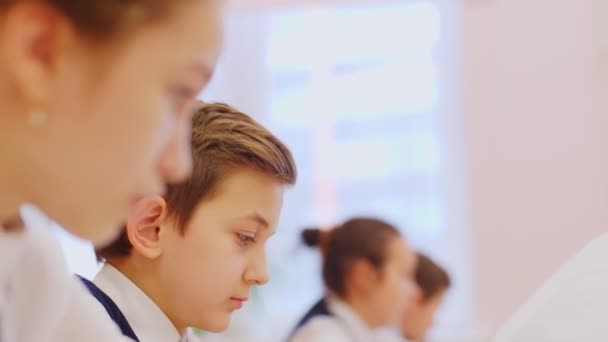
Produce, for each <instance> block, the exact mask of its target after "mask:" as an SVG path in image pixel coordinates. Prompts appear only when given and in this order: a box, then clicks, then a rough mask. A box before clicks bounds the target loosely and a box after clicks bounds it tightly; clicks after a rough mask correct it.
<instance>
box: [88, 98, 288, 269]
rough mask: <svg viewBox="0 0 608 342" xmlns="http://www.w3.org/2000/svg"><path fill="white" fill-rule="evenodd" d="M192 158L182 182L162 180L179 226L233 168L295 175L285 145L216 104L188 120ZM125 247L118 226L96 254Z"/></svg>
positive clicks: (198, 110) (127, 246)
mask: <svg viewBox="0 0 608 342" xmlns="http://www.w3.org/2000/svg"><path fill="white" fill-rule="evenodd" d="M192 157H193V170H192V176H191V177H190V178H189V179H188V180H187V181H186V182H184V183H181V184H170V185H168V187H167V194H166V195H165V196H164V198H165V200H166V201H167V210H168V211H169V216H171V217H173V218H175V219H176V221H177V224H178V227H179V228H180V229H182V230H183V229H185V227H186V226H187V225H188V222H189V220H190V218H191V217H192V214H193V212H194V210H195V208H196V206H197V205H198V204H199V203H200V202H201V201H203V200H209V199H210V198H211V197H212V196H213V195H214V194H215V193H216V191H217V188H218V186H219V185H220V184H221V182H222V181H223V180H224V179H225V178H226V177H227V176H229V175H230V173H231V171H232V170H233V169H235V168H240V167H245V168H250V169H253V170H258V171H260V172H263V173H265V174H267V175H269V176H272V177H274V178H275V179H276V180H277V181H278V182H281V183H282V184H288V185H293V184H294V183H295V181H296V178H297V170H296V165H295V162H294V160H293V157H292V155H291V152H290V151H289V149H288V148H287V147H286V146H285V145H284V144H283V143H282V142H281V141H280V140H279V139H278V138H276V137H275V136H274V135H273V134H272V133H270V131H268V130H267V129H266V128H264V127H263V126H262V125H260V124H259V123H258V122H256V121H255V120H254V119H252V118H251V117H250V116H248V115H247V114H243V113H241V112H239V111H238V110H236V109H234V108H232V107H230V106H228V105H226V104H222V103H211V104H205V103H200V104H199V105H198V106H197V108H196V112H195V114H194V117H193V125H192ZM131 248H132V246H131V243H130V242H129V238H128V236H127V234H126V230H125V229H124V228H123V233H122V235H121V236H120V237H119V238H118V239H117V240H116V241H115V242H114V243H113V244H111V245H110V246H108V247H106V248H104V249H102V250H100V251H99V253H98V257H99V256H101V257H103V258H105V257H106V256H112V255H128V254H129V253H130V252H131Z"/></svg>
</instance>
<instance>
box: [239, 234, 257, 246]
mask: <svg viewBox="0 0 608 342" xmlns="http://www.w3.org/2000/svg"><path fill="white" fill-rule="evenodd" d="M236 236H237V238H238V239H239V243H240V244H241V245H243V246H248V245H251V244H253V243H255V237H254V236H251V235H247V234H241V233H237V234H236Z"/></svg>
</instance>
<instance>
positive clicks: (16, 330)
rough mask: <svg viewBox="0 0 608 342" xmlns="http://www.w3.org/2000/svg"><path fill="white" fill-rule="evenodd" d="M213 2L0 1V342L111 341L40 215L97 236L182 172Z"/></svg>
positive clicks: (215, 38)
mask: <svg viewBox="0 0 608 342" xmlns="http://www.w3.org/2000/svg"><path fill="white" fill-rule="evenodd" d="M220 10H221V8H220V6H219V5H218V2H216V1H185V0H172V1H161V0H155V1H151V0H129V1H124V0H87V1H83V0H38V1H27V0H0V104H1V105H0V107H1V108H0V340H1V341H2V342H16V341H19V342H31V341H38V342H40V341H61V342H66V341H67V342H69V341H104V342H108V341H117V340H122V339H123V337H122V335H121V334H120V332H119V331H118V329H116V327H115V325H114V324H113V323H112V322H111V321H110V320H109V319H107V317H105V316H103V315H99V313H98V311H97V310H96V303H95V301H94V299H92V298H91V297H90V296H89V295H88V294H87V293H86V289H85V288H84V287H83V286H82V285H81V284H80V283H79V282H78V281H77V280H76V279H74V278H73V277H72V276H71V275H70V274H68V272H67V270H66V267H65V262H64V260H63V255H62V252H61V250H60V247H59V245H58V242H57V241H56V239H55V237H54V236H53V235H52V233H51V229H50V227H52V225H51V224H50V223H49V222H50V220H54V221H57V222H58V223H59V224H61V225H62V226H63V227H65V228H66V229H67V230H69V231H70V232H71V233H73V234H75V235H78V236H79V237H82V238H85V239H88V240H92V241H93V242H94V243H97V244H100V243H104V242H107V241H108V240H111V239H112V238H113V237H114V236H115V234H116V232H117V230H118V228H119V225H120V224H121V223H122V222H124V219H125V218H126V217H127V215H128V213H129V211H130V210H131V206H132V204H133V202H134V199H135V198H137V197H139V196H142V195H146V194H149V193H156V192H161V191H162V190H163V184H165V182H177V181H182V180H184V179H185V178H186V177H187V176H188V175H189V174H190V169H191V160H190V151H189V140H190V127H191V113H190V111H189V110H187V109H188V108H189V106H190V105H191V102H192V100H193V99H194V98H195V96H196V95H197V94H198V93H199V92H200V90H201V89H202V88H203V87H204V86H205V84H206V83H207V82H208V81H209V77H210V75H211V73H212V70H213V69H214V67H215V61H216V58H217V55H218V53H219V51H218V50H219V47H220V39H221V34H220V16H219V14H220V13H219V12H220ZM168 52H170V53H168ZM47 215H48V217H47Z"/></svg>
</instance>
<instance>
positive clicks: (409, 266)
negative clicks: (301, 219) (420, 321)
mask: <svg viewBox="0 0 608 342" xmlns="http://www.w3.org/2000/svg"><path fill="white" fill-rule="evenodd" d="M302 241H303V243H304V244H305V245H307V246H309V247H313V248H318V249H320V251H321V253H322V255H323V258H322V259H323V266H322V276H323V282H324V284H325V287H326V290H327V294H326V295H325V296H324V298H322V299H321V300H320V301H319V302H317V303H316V304H315V305H314V306H313V307H312V308H311V309H310V310H309V311H308V312H307V313H306V314H305V316H304V317H303V318H302V319H301V321H300V322H299V323H298V325H297V327H296V329H295V331H294V333H293V334H292V336H291V338H290V341H291V342H312V341H332V342H358V341H360V342H369V341H389V340H393V341H394V340H398V339H397V338H395V337H394V335H392V334H386V333H385V332H386V331H387V329H386V328H391V329H393V328H394V329H396V328H398V326H399V324H400V321H401V318H402V316H403V313H404V311H405V310H406V309H407V307H408V305H409V303H411V302H412V301H413V300H414V298H415V296H416V295H417V291H418V289H417V286H416V285H415V282H414V272H415V269H416V254H415V252H414V251H413V250H412V249H411V248H410V247H409V246H408V244H407V242H406V240H405V239H404V237H403V236H402V235H401V234H400V232H399V231H398V230H397V229H396V228H395V227H394V226H392V225H390V224H388V223H386V222H384V221H381V220H378V219H373V218H353V219H351V220H348V221H346V222H344V223H343V224H342V225H340V226H338V227H336V228H333V229H330V230H320V229H317V228H311V229H305V230H304V231H303V232H302Z"/></svg>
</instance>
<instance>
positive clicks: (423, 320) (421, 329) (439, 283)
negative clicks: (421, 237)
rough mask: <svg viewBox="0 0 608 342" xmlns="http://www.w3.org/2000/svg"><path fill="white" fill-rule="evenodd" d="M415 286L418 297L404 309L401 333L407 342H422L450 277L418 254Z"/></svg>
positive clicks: (428, 259)
mask: <svg viewBox="0 0 608 342" xmlns="http://www.w3.org/2000/svg"><path fill="white" fill-rule="evenodd" d="M416 284H418V288H419V289H420V291H419V296H418V298H417V299H416V300H415V301H414V303H413V305H409V306H408V307H407V308H406V310H405V314H404V316H403V321H402V324H401V331H402V334H403V336H404V337H405V338H406V339H407V340H408V341H410V342H423V341H424V340H425V336H426V335H427V332H428V331H429V329H430V328H431V327H432V325H433V320H434V318H435V314H436V313H437V310H438V309H439V307H440V305H441V303H443V300H444V298H445V295H446V292H447V290H448V289H449V287H450V277H449V275H448V273H447V272H446V271H445V270H444V269H443V268H442V267H441V266H439V265H437V264H436V263H435V262H434V261H433V260H431V259H430V258H429V257H428V256H426V255H424V254H422V253H418V266H417V267H416Z"/></svg>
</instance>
